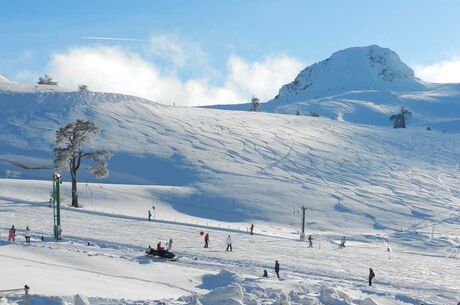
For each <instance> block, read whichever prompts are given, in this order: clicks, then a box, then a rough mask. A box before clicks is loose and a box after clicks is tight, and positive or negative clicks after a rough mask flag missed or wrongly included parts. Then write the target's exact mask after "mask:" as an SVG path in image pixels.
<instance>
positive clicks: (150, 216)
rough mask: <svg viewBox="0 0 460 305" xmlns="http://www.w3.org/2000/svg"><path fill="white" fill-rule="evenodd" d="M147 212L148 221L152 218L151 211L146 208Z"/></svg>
mask: <svg viewBox="0 0 460 305" xmlns="http://www.w3.org/2000/svg"><path fill="white" fill-rule="evenodd" d="M147 212H148V213H149V221H151V220H152V212H150V210H147Z"/></svg>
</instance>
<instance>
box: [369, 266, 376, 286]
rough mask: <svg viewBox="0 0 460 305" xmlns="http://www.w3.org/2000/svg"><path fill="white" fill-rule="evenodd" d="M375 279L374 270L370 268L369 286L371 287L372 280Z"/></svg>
mask: <svg viewBox="0 0 460 305" xmlns="http://www.w3.org/2000/svg"><path fill="white" fill-rule="evenodd" d="M374 277H375V273H374V270H372V268H369V286H372V279H373V278H374Z"/></svg>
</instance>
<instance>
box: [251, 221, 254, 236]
mask: <svg viewBox="0 0 460 305" xmlns="http://www.w3.org/2000/svg"><path fill="white" fill-rule="evenodd" d="M251 235H254V224H253V223H251Z"/></svg>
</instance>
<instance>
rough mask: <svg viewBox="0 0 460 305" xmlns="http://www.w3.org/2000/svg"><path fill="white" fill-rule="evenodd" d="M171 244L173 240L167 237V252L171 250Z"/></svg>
mask: <svg viewBox="0 0 460 305" xmlns="http://www.w3.org/2000/svg"><path fill="white" fill-rule="evenodd" d="M172 245H173V240H172V238H171V239H169V243H168V252H170V251H171V249H172Z"/></svg>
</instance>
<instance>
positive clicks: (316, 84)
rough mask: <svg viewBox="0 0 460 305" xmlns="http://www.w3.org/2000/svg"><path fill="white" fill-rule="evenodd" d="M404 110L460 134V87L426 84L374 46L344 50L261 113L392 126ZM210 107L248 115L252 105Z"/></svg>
mask: <svg viewBox="0 0 460 305" xmlns="http://www.w3.org/2000/svg"><path fill="white" fill-rule="evenodd" d="M401 106H405V107H406V108H408V109H409V110H410V111H412V112H413V119H412V122H411V123H410V124H412V125H413V126H419V127H428V126H430V127H431V128H433V129H437V130H445V131H448V132H458V131H460V84H431V83H426V82H423V81H422V80H420V79H418V78H416V77H415V75H414V71H413V70H412V69H411V68H410V67H409V66H407V65H406V64H405V63H403V62H402V61H401V59H400V58H399V56H398V54H396V53H395V52H394V51H392V50H390V49H386V48H381V47H379V46H376V45H372V46H368V47H354V48H348V49H345V50H341V51H338V52H336V53H334V54H332V56H331V57H329V58H328V59H326V60H324V61H321V62H319V63H316V64H313V65H311V66H309V67H307V68H305V69H304V70H303V71H301V72H300V73H299V75H298V76H297V77H296V78H295V80H294V81H292V82H291V83H289V84H286V85H284V86H283V87H281V89H280V90H279V94H278V95H277V96H276V97H275V98H274V99H272V100H270V101H268V102H267V103H264V104H262V107H261V108H262V111H267V112H277V113H288V114H295V113H297V111H298V112H299V113H300V114H303V115H309V114H311V113H317V114H319V115H321V116H325V117H329V118H333V119H337V120H344V121H347V122H353V123H359V124H368V125H374V126H389V127H391V122H390V121H389V117H390V115H391V114H394V113H396V112H397V111H398V109H399V108H400V107H401ZM212 108H219V109H234V110H247V109H249V105H248V104H242V105H221V106H213V107H212Z"/></svg>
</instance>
